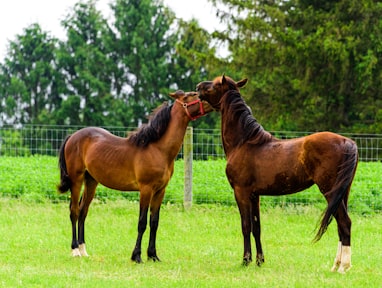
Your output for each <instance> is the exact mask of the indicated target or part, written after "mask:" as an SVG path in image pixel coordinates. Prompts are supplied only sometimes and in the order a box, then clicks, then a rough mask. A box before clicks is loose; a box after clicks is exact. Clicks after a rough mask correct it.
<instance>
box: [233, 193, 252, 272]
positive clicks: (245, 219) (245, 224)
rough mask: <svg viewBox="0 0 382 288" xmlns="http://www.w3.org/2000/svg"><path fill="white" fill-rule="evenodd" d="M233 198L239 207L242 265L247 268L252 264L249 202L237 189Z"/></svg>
mask: <svg viewBox="0 0 382 288" xmlns="http://www.w3.org/2000/svg"><path fill="white" fill-rule="evenodd" d="M235 198H236V203H237V205H238V207H239V212H240V217H241V231H242V234H243V240H244V254H243V265H244V266H248V265H249V264H250V263H251V262H252V248H251V231H252V221H251V201H250V200H249V197H246V195H243V193H242V191H241V190H240V189H239V188H237V189H235Z"/></svg>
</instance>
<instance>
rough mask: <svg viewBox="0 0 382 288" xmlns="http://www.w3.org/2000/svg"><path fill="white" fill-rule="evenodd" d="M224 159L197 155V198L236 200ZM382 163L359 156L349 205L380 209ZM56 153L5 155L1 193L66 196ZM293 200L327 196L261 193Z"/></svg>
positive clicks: (321, 203) (177, 179)
mask: <svg viewBox="0 0 382 288" xmlns="http://www.w3.org/2000/svg"><path fill="white" fill-rule="evenodd" d="M225 164H226V162H225V160H213V161H212V160H210V161H194V163H193V203H195V204H216V203H217V204H222V205H231V206H232V205H233V206H235V205H236V203H235V200H234V196H233V191H232V189H231V187H230V186H229V184H228V181H227V179H226V176H225ZM183 165H184V163H183V161H182V160H178V161H176V162H175V172H174V175H173V177H172V179H171V180H170V183H169V185H168V187H167V190H166V195H165V199H164V203H168V202H169V203H177V204H181V203H182V202H183V185H184V184H183V183H184V170H183ZM380 171H381V163H379V162H367V163H365V162H361V163H359V167H358V170H357V173H356V177H355V179H354V182H353V186H352V190H351V193H350V199H349V209H350V211H352V212H357V213H360V214H364V215H365V214H373V213H374V212H375V211H382V184H381V181H380ZM58 183H59V170H58V167H57V157H48V156H36V157H1V158H0V196H6V197H11V198H20V199H28V200H32V201H36V202H44V201H46V200H47V199H49V200H51V201H60V200H67V199H68V197H69V194H64V195H59V194H58V193H57V191H56V185H57V184H58ZM96 197H97V198H98V199H99V200H101V201H104V202H106V201H110V200H117V199H128V200H132V201H137V200H138V199H139V195H138V193H136V192H129V193H126V192H123V193H122V192H119V191H115V190H111V189H108V188H106V187H103V186H102V185H99V186H98V188H97V193H96ZM295 204H307V205H314V206H315V207H318V208H320V209H324V208H325V207H326V202H325V200H324V197H323V196H322V195H321V193H320V192H319V191H318V189H317V187H316V186H312V187H311V188H310V189H308V190H305V191H303V192H300V193H297V194H293V195H288V196H281V197H263V198H262V204H261V205H262V207H275V206H281V207H285V206H290V205H292V206H293V205H295Z"/></svg>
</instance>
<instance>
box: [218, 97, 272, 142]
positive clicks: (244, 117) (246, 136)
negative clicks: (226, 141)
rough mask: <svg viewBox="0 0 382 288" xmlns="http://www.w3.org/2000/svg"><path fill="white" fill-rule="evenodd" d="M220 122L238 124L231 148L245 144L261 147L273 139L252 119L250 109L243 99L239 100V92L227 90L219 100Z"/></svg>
mask: <svg viewBox="0 0 382 288" xmlns="http://www.w3.org/2000/svg"><path fill="white" fill-rule="evenodd" d="M220 105H221V111H222V117H223V114H224V117H225V119H224V120H223V119H222V121H224V122H226V123H227V122H230V123H238V125H237V126H236V127H238V129H240V131H237V133H236V134H237V137H236V138H235V141H236V142H235V143H232V144H233V146H234V147H235V146H240V145H242V144H244V143H246V142H248V143H251V144H254V145H257V144H259V145H261V144H263V143H266V142H269V141H271V140H272V139H274V137H273V136H272V135H271V134H270V133H269V132H267V131H265V130H264V128H263V127H262V126H261V125H260V124H259V122H257V120H256V119H255V118H254V117H253V115H252V112H251V109H250V108H249V107H248V106H247V104H246V103H245V101H244V99H243V98H241V95H240V92H239V91H236V90H228V91H227V92H226V93H225V94H224V95H223V97H222V98H221V100H220Z"/></svg>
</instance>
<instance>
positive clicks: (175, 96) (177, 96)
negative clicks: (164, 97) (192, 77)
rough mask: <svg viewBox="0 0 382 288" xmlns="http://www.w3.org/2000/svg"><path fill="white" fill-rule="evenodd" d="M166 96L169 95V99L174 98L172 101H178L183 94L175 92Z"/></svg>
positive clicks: (181, 91) (178, 91)
mask: <svg viewBox="0 0 382 288" xmlns="http://www.w3.org/2000/svg"><path fill="white" fill-rule="evenodd" d="M168 95H170V97H171V98H174V99H178V98H180V97H181V96H184V95H185V93H184V91H183V90H177V91H175V92H173V93H169V94H168Z"/></svg>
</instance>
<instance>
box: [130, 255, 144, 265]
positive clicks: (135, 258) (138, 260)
mask: <svg viewBox="0 0 382 288" xmlns="http://www.w3.org/2000/svg"><path fill="white" fill-rule="evenodd" d="M131 261H133V262H135V263H137V264H142V263H143V261H142V258H141V255H132V256H131Z"/></svg>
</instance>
